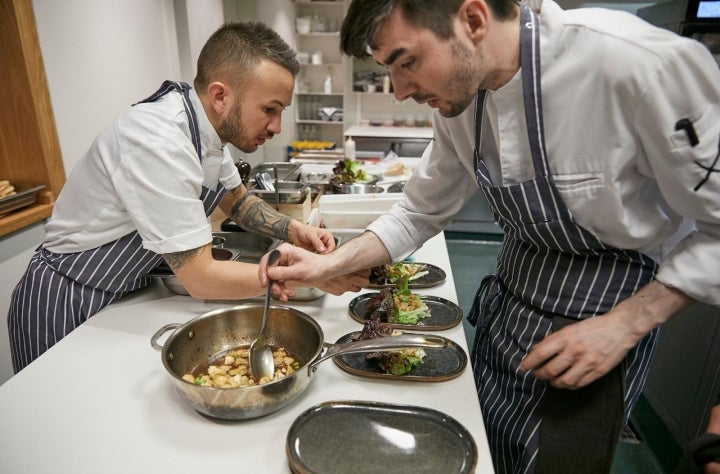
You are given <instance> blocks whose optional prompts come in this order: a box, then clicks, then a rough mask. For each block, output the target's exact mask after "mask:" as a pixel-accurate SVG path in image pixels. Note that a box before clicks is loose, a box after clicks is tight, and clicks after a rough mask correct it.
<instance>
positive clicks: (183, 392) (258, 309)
mask: <svg viewBox="0 0 720 474" xmlns="http://www.w3.org/2000/svg"><path fill="white" fill-rule="evenodd" d="M262 312H263V306H262V305H259V304H253V303H245V304H242V305H238V306H234V307H230V308H223V309H217V310H214V311H210V312H208V313H205V314H202V315H200V316H198V317H197V318H194V319H192V320H190V321H188V322H186V323H184V324H183V323H174V324H168V325H166V326H163V327H162V328H160V329H159V330H158V331H157V332H156V333H155V334H153V336H152V337H151V339H150V343H151V345H152V347H153V348H154V349H155V350H158V351H160V352H161V359H162V363H163V366H164V367H165V369H166V370H167V372H168V374H169V375H170V377H171V380H172V382H173V384H174V385H175V389H176V390H177V392H178V394H179V395H180V397H181V398H182V399H183V400H185V401H186V402H187V403H188V404H189V405H190V406H192V408H194V409H195V410H196V411H198V412H199V413H202V414H204V415H207V416H210V417H214V418H220V419H225V420H246V419H251V418H257V417H260V416H264V415H268V414H270V413H273V412H275V411H277V410H279V409H281V408H283V407H284V406H286V405H287V404H289V403H290V402H292V401H293V400H294V399H295V398H297V397H298V396H299V395H300V394H301V393H302V392H303V391H304V390H305V388H306V387H307V386H308V384H309V383H310V382H311V381H312V377H313V374H314V373H315V371H316V370H317V365H318V364H319V363H320V362H322V361H324V360H327V359H329V358H332V357H335V356H338V355H341V354H347V353H350V352H373V351H382V350H393V349H402V348H406V347H443V346H444V345H445V340H444V339H443V338H439V337H435V336H432V335H425V334H404V335H402V336H392V337H381V338H376V339H370V340H366V341H356V342H352V343H348V344H328V343H325V342H323V337H324V336H323V331H322V329H321V328H320V325H318V323H317V322H316V321H315V320H314V319H313V318H311V317H310V316H308V315H307V314H305V313H303V312H301V311H298V310H296V309H294V308H289V307H287V306H272V305H271V306H270V313H269V314H268V320H267V327H266V329H267V331H266V337H267V342H268V343H269V344H270V345H271V346H275V347H284V348H285V350H286V351H287V353H288V354H290V355H291V356H293V357H294V358H295V360H297V361H299V362H300V368H299V369H298V370H297V371H295V372H293V373H292V374H291V375H288V376H286V377H285V378H282V379H279V380H275V381H273V382H270V383H267V384H263V385H255V386H251V387H238V388H213V387H203V386H200V385H195V384H192V383H189V382H186V381H184V380H183V379H182V376H183V375H184V374H186V373H192V371H193V370H194V369H195V368H197V367H199V366H201V365H203V364H205V363H207V361H208V360H210V359H212V358H213V356H215V355H217V354H219V353H221V352H224V351H227V350H229V349H233V348H238V347H243V346H244V347H247V346H248V345H249V344H250V341H251V340H252V339H253V337H254V336H255V335H256V334H257V332H258V329H259V328H260V324H261V320H262ZM169 331H173V332H172V334H170V336H168V338H167V340H166V341H165V343H164V344H162V345H160V344H159V342H158V340H159V339H160V338H161V337H162V336H163V335H164V334H165V333H167V332H169ZM323 349H325V350H324V351H323Z"/></svg>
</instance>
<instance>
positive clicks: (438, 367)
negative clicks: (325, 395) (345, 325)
mask: <svg viewBox="0 0 720 474" xmlns="http://www.w3.org/2000/svg"><path fill="white" fill-rule="evenodd" d="M359 335H360V331H355V332H351V333H349V334H346V335H344V336H342V337H341V338H340V339H338V340H337V344H345V343H347V342H350V341H353V340H356V339H357V338H358V336H359ZM388 337H392V336H388ZM443 339H445V340H446V341H447V347H443V348H425V349H423V350H424V351H425V357H424V358H423V361H422V363H421V364H419V365H417V366H415V367H414V368H413V369H412V370H411V371H410V373H408V374H405V375H392V374H388V373H386V372H385V371H383V370H382V369H381V368H380V367H379V366H378V364H377V363H376V362H375V361H373V360H368V359H367V357H366V354H364V353H358V354H344V355H340V356H337V357H335V358H334V359H333V362H335V365H337V366H338V367H339V368H340V369H342V370H343V371H345V372H347V373H349V374H353V375H358V376H360V377H372V378H380V379H390V380H406V381H410V382H443V381H445V380H451V379H454V378H455V377H457V376H458V375H460V374H461V373H462V372H463V370H465V367H466V366H467V354H466V353H465V351H464V350H463V348H462V347H460V346H458V345H457V344H455V343H454V342H453V341H451V340H450V339H447V338H443Z"/></svg>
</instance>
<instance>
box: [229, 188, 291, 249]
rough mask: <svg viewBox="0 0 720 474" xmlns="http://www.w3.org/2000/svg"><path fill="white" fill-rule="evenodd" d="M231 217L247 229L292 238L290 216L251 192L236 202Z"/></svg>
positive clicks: (271, 235)
mask: <svg viewBox="0 0 720 474" xmlns="http://www.w3.org/2000/svg"><path fill="white" fill-rule="evenodd" d="M230 218H231V219H232V220H233V221H234V222H235V223H236V224H238V225H239V226H240V227H242V228H243V229H245V230H247V231H250V232H256V233H259V234H263V235H267V236H269V237H273V238H275V239H280V240H286V241H287V240H289V238H290V234H289V230H290V220H291V219H290V217H289V216H286V215H285V214H281V213H280V212H278V211H276V210H275V209H273V208H272V207H270V205H268V204H267V203H266V202H265V201H263V200H262V199H260V198H259V197H256V196H252V195H251V194H250V193H246V194H245V195H244V196H243V197H241V198H240V199H238V200H237V202H235V204H234V205H233V207H232V211H231V216H230Z"/></svg>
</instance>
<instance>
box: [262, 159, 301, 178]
mask: <svg viewBox="0 0 720 474" xmlns="http://www.w3.org/2000/svg"><path fill="white" fill-rule="evenodd" d="M275 166H277V171H278V176H277V179H278V181H298V180H299V179H300V164H299V163H288V162H286V161H279V162H265V163H260V164H258V165H255V166H254V167H253V169H251V170H250V178H251V180H254V178H255V175H256V174H258V173H262V172H266V173H269V174H270V178H271V179H275V175H274V174H273V168H274V167H275Z"/></svg>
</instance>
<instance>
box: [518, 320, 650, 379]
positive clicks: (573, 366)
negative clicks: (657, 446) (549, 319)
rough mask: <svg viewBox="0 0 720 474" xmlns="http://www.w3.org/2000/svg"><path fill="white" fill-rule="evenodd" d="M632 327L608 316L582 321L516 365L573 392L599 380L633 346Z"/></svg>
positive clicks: (544, 342)
mask: <svg viewBox="0 0 720 474" xmlns="http://www.w3.org/2000/svg"><path fill="white" fill-rule="evenodd" d="M638 340H639V339H636V337H635V335H634V334H633V332H632V327H631V326H630V327H629V326H627V325H625V324H624V323H623V322H622V320H619V318H617V317H615V316H613V315H611V314H610V313H608V314H606V315H604V316H596V317H594V318H590V319H586V320H584V321H580V322H577V323H574V324H571V325H569V326H566V327H564V328H562V329H561V330H559V331H557V332H554V333H552V334H550V335H548V336H547V337H546V338H545V339H543V340H542V341H540V342H539V343H537V344H535V346H533V347H532V349H531V350H530V352H528V354H527V355H526V356H525V358H524V359H523V361H522V362H521V364H520V370H522V371H529V370H533V371H534V374H535V377H537V378H539V379H541V380H547V381H548V382H549V383H550V384H551V385H553V386H555V387H558V388H567V389H577V388H581V387H584V386H585V385H588V384H589V383H591V382H593V381H594V380H596V379H598V378H600V377H602V376H603V375H605V374H606V373H608V372H609V371H610V369H612V368H613V367H615V366H616V365H617V364H619V363H620V361H622V360H623V358H624V357H625V356H626V355H627V353H628V351H629V350H630V349H631V348H632V347H633V346H634V345H635V344H637V342H638Z"/></svg>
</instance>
